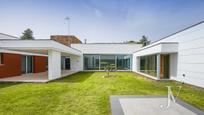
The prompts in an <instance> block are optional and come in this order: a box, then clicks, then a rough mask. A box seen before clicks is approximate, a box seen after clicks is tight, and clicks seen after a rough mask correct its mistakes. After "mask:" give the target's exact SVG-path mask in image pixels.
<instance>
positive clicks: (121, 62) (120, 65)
mask: <svg viewBox="0 0 204 115" xmlns="http://www.w3.org/2000/svg"><path fill="white" fill-rule="evenodd" d="M130 64H131V56H130V55H117V69H118V70H130V69H131V65H130Z"/></svg>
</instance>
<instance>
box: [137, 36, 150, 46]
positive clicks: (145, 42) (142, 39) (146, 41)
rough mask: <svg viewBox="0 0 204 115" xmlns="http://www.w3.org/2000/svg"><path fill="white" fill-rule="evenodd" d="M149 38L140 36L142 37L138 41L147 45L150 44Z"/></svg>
mask: <svg viewBox="0 0 204 115" xmlns="http://www.w3.org/2000/svg"><path fill="white" fill-rule="evenodd" d="M150 42H151V41H150V40H148V38H147V37H146V36H144V35H143V36H142V38H141V39H140V40H139V42H138V43H140V44H142V46H147V45H149V44H150Z"/></svg>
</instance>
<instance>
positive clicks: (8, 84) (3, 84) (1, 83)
mask: <svg viewBox="0 0 204 115" xmlns="http://www.w3.org/2000/svg"><path fill="white" fill-rule="evenodd" d="M19 84H21V83H11V82H0V89H2V88H6V87H11V86H14V85H19Z"/></svg>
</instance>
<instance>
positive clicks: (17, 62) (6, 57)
mask: <svg viewBox="0 0 204 115" xmlns="http://www.w3.org/2000/svg"><path fill="white" fill-rule="evenodd" d="M2 58H3V59H2V61H3V64H1V65H0V78H3V77H11V76H19V75H21V55H19V54H9V53H3V54H2Z"/></svg>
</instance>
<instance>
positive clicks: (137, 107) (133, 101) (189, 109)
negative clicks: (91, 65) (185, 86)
mask: <svg viewBox="0 0 204 115" xmlns="http://www.w3.org/2000/svg"><path fill="white" fill-rule="evenodd" d="M110 101H111V110H112V115H204V112H202V111H201V110H198V109H197V108H195V107H193V106H191V105H189V104H187V103H185V102H183V101H181V100H177V102H176V103H173V102H172V103H171V106H170V107H169V108H168V109H166V108H161V105H163V106H165V107H166V105H167V98H166V97H162V96H111V98H110Z"/></svg>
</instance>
